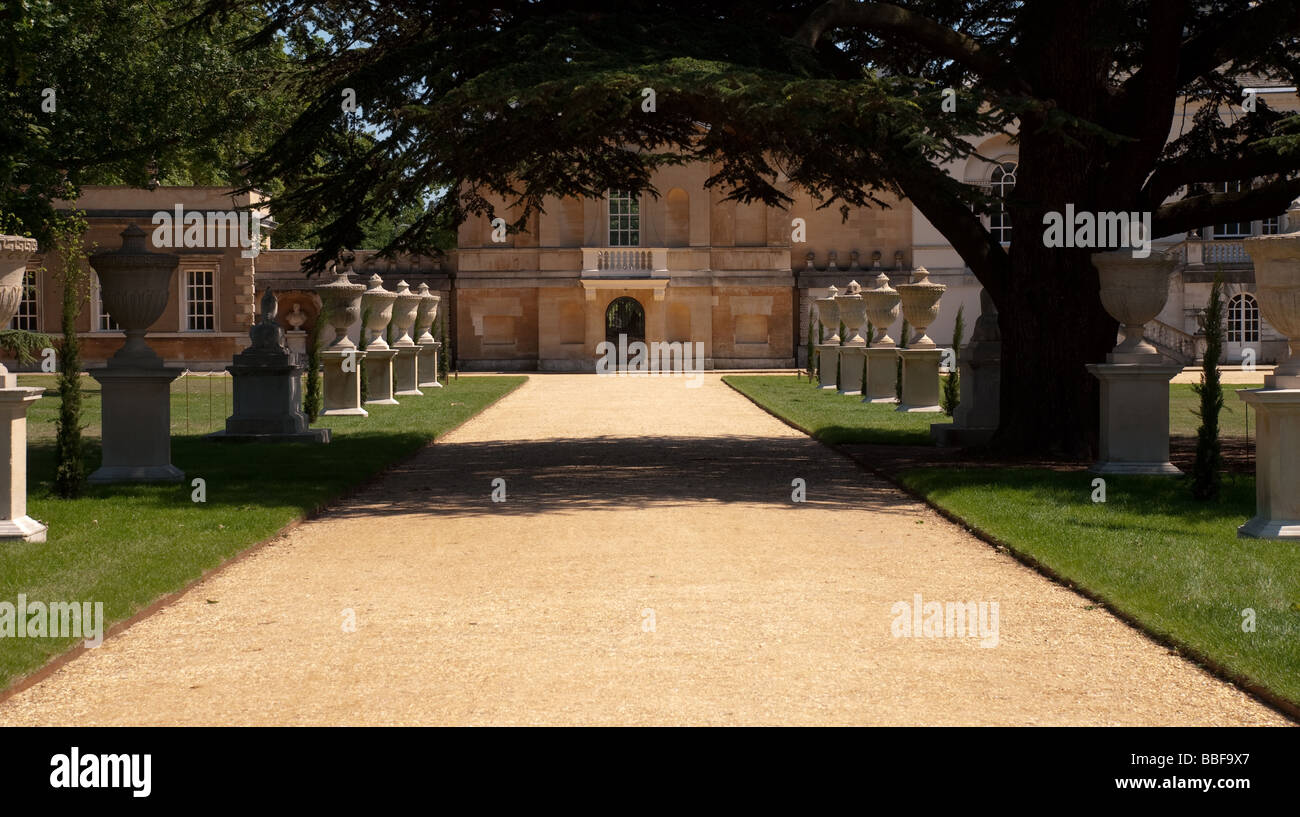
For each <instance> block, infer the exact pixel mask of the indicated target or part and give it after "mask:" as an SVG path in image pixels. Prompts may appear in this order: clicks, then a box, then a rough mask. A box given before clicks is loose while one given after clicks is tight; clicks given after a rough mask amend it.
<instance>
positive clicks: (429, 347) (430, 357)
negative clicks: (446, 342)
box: [418, 340, 442, 389]
mask: <svg viewBox="0 0 1300 817" xmlns="http://www.w3.org/2000/svg"><path fill="white" fill-rule="evenodd" d="M440 349H442V341H438V340H435V341H434V342H433V343H424V344H421V345H420V355H419V358H418V360H419V364H418V365H419V372H420V388H422V389H441V388H442V384H441V383H439V382H438V351H439V350H440Z"/></svg>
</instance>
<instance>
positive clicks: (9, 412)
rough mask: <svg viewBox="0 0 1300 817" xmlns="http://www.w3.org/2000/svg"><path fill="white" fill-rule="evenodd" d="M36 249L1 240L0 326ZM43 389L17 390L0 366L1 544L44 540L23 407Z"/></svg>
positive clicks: (24, 241) (28, 242)
mask: <svg viewBox="0 0 1300 817" xmlns="http://www.w3.org/2000/svg"><path fill="white" fill-rule="evenodd" d="M37 249H38V247H37V243H36V240H35V239H33V238H24V237H22V236H16V235H3V236H0V326H8V325H9V322H10V321H11V320H13V317H14V314H15V313H16V312H17V311H18V304H19V303H21V302H22V297H23V275H24V274H25V273H26V272H27V261H28V259H30V258H31V257H32V256H33V255H35V254H36V251H37ZM43 391H44V389H42V388H39V387H34V386H19V385H18V378H17V377H16V376H15V375H12V374H10V373H9V370H8V369H6V368H5V366H4V364H0V455H3V456H4V457H5V462H6V463H7V467H4V466H0V492H2V493H3V496H4V506H3V507H2V508H0V540H3V539H21V540H25V541H28V542H44V541H45V533H46V527H45V525H43V524H41V523H40V522H37V521H36V520H35V519H32V518H31V517H30V516H28V515H27V409H28V408H30V407H31V404H32V403H34V402H36V401H37V400H39V399H40V397H41V393H42V392H43Z"/></svg>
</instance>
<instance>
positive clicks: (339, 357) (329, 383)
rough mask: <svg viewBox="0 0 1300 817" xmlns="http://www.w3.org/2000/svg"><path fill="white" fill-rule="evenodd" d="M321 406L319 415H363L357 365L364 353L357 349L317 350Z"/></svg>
mask: <svg viewBox="0 0 1300 817" xmlns="http://www.w3.org/2000/svg"><path fill="white" fill-rule="evenodd" d="M320 357H321V368H322V369H323V373H322V377H321V382H322V384H323V387H324V388H323V391H324V393H325V394H324V397H325V407H324V409H322V410H321V416H322V417H324V416H327V415H328V416H333V417H365V416H367V415H369V413H370V412H368V411H366V410H365V409H363V408H362V407H361V367H362V366H364V365H365V357H366V353H365V352H363V351H361V350H360V349H324V350H322V351H321V353H320Z"/></svg>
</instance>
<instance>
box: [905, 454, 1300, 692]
mask: <svg viewBox="0 0 1300 817" xmlns="http://www.w3.org/2000/svg"><path fill="white" fill-rule="evenodd" d="M899 478H900V480H901V481H902V483H903V484H904V485H906V486H907V487H909V488H910V489H912V490H913V491H916V492H917V493H919V494H920V495H922V496H924V497H925V498H926V499H928V500H929V501H931V502H933V503H934V504H935V505H937V506H939V507H940V508H943V509H944V510H946V511H948V512H949V513H951V514H953V515H954V516H956V517H958V518H960V519H961V520H963V521H965V522H966V523H967V524H969V525H971V526H972V527H974V528H977V529H978V530H979V531H981V532H983V533H985V534H987V535H989V536H991V537H993V538H995V539H996V540H997V541H999V542H1001V543H1002V544H1005V545H1006V546H1007V547H1009V548H1010V549H1011V550H1013V551H1014V552H1016V553H1017V554H1018V555H1020V556H1022V557H1025V558H1028V559H1030V560H1032V561H1034V562H1037V563H1038V564H1040V565H1041V566H1043V567H1044V568H1046V569H1047V570H1048V571H1049V572H1051V573H1053V574H1055V575H1056V576H1057V577H1059V578H1061V579H1063V580H1066V581H1068V582H1071V583H1073V584H1075V585H1077V586H1078V587H1080V588H1081V589H1083V590H1084V591H1086V592H1087V593H1088V594H1090V595H1091V596H1093V597H1094V598H1097V599H1099V600H1102V601H1104V602H1105V603H1106V604H1107V605H1109V606H1110V607H1112V608H1113V609H1114V610H1116V611H1117V612H1119V613H1121V614H1122V615H1124V616H1126V617H1127V618H1129V619H1130V620H1131V621H1134V622H1136V623H1137V624H1139V625H1140V626H1141V627H1142V628H1143V629H1145V630H1147V631H1148V632H1150V633H1152V634H1153V635H1155V636H1156V637H1157V638H1159V639H1161V640H1163V641H1165V642H1166V643H1172V644H1175V645H1178V646H1179V647H1181V648H1183V649H1184V651H1185V652H1187V653H1188V654H1190V655H1191V656H1193V657H1195V658H1198V659H1200V660H1203V661H1205V662H1207V663H1208V664H1210V665H1211V666H1213V667H1214V668H1215V669H1216V670H1218V671H1220V672H1222V673H1224V674H1226V675H1228V676H1229V677H1232V678H1234V679H1236V680H1238V681H1239V682H1241V683H1243V684H1244V685H1245V686H1247V687H1253V688H1257V689H1259V690H1262V691H1263V693H1264V694H1265V695H1266V696H1267V697H1274V698H1276V699H1281V700H1282V701H1285V702H1288V703H1289V704H1291V707H1289V708H1291V709H1292V711H1293V713H1294V712H1295V711H1296V708H1298V707H1300V550H1298V549H1297V548H1296V546H1295V544H1294V543H1286V542H1277V541H1267V540H1258V539H1238V538H1237V534H1236V531H1237V526H1238V525H1240V524H1242V523H1243V522H1245V521H1246V520H1247V519H1249V518H1250V517H1251V516H1253V515H1254V513H1255V488H1254V480H1253V479H1250V478H1245V477H1240V478H1236V479H1230V480H1228V481H1226V482H1225V485H1224V495H1223V496H1222V498H1221V499H1220V500H1219V501H1218V502H1215V503H1209V504H1202V503H1198V502H1195V501H1193V500H1192V499H1191V496H1190V494H1189V493H1188V490H1187V486H1186V484H1185V481H1184V480H1181V479H1169V478H1167V477H1119V476H1111V477H1107V478H1106V501H1105V502H1104V503H1100V502H1096V503H1095V502H1093V501H1092V493H1093V488H1092V480H1093V479H1094V477H1093V476H1092V475H1091V474H1086V473H1081V472H1074V473H1068V472H1058V471H1046V470H1034V469H983V468H980V469H964V470H963V469H952V468H923V469H915V470H910V471H905V472H903V473H902V474H900V475H899ZM1252 617H1253V618H1252ZM1252 620H1253V625H1254V631H1253V632H1249V631H1246V630H1245V629H1243V626H1244V625H1247V624H1249V623H1251V622H1252Z"/></svg>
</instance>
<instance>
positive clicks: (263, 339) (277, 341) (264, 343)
mask: <svg viewBox="0 0 1300 817" xmlns="http://www.w3.org/2000/svg"><path fill="white" fill-rule="evenodd" d="M279 309H280V307H279V303H278V302H277V301H276V299H275V293H274V292H273V291H272V290H271V288H270V287H267V288H266V294H265V295H263V296H262V317H261V320H259V321H258V322H257V323H255V324H253V327H252V328H251V329H249V330H248V337H249V338H250V339H251V340H252V341H253V348H254V349H257V350H259V351H264V350H265V351H270V350H283V351H284V353H285V354H286V355H287V354H288V349H285V346H284V330H283V329H281V328H280V324H279V323H277V322H276V320H275V316H276V313H277V312H279Z"/></svg>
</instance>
